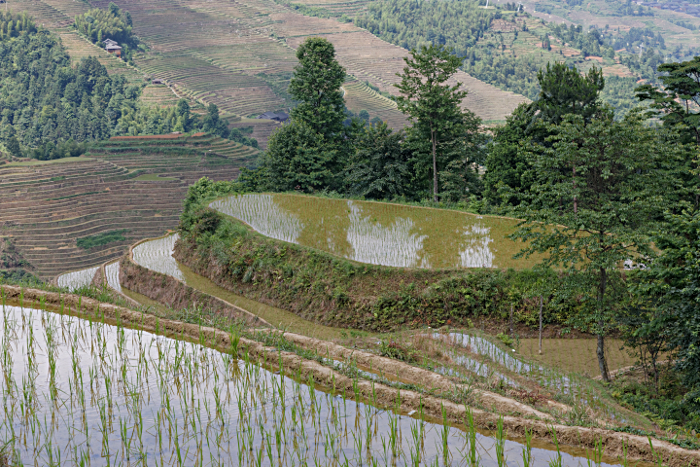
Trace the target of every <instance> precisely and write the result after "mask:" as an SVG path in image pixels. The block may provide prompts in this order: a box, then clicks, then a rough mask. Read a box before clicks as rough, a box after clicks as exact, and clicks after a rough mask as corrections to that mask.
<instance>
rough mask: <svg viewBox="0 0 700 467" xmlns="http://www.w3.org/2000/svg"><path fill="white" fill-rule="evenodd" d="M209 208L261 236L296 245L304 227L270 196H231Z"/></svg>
mask: <svg viewBox="0 0 700 467" xmlns="http://www.w3.org/2000/svg"><path fill="white" fill-rule="evenodd" d="M211 207H212V208H214V209H216V210H218V211H221V212H223V213H224V214H228V215H229V216H232V217H235V218H236V219H240V220H242V221H243V222H245V223H246V224H248V225H250V226H251V227H252V228H254V229H255V230H257V231H258V232H260V233H261V234H263V235H266V236H268V237H272V238H276V239H277V240H283V241H285V242H289V243H296V241H297V238H299V234H301V231H302V229H303V228H304V225H303V224H302V223H301V222H300V221H299V219H298V218H297V217H296V216H294V215H291V214H288V213H287V212H286V211H285V210H283V209H281V208H280V207H279V206H278V205H277V204H276V203H275V202H274V201H273V199H272V195H245V196H231V197H229V198H226V199H222V200H219V201H214V202H213V203H212V204H211Z"/></svg>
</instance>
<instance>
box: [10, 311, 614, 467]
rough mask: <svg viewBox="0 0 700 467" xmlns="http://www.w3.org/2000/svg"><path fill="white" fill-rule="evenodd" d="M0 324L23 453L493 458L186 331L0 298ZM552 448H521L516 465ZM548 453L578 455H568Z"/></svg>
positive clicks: (319, 460) (492, 449)
mask: <svg viewBox="0 0 700 467" xmlns="http://www.w3.org/2000/svg"><path fill="white" fill-rule="evenodd" d="M0 329H5V330H6V331H5V332H3V333H0V345H1V346H2V348H3V349H5V353H4V356H3V358H2V359H0V371H1V372H2V373H3V374H4V375H5V377H3V378H0V392H1V393H2V395H3V398H4V417H3V419H2V420H1V421H2V423H0V443H2V445H3V446H5V447H6V449H8V452H9V453H10V454H11V455H12V458H13V459H14V458H15V457H16V458H17V459H18V460H19V463H21V464H22V465H30V464H31V465H35V464H36V465H59V464H60V465H91V466H93V467H100V466H109V465H137V464H138V465H154V464H155V465H187V466H190V465H197V466H202V467H204V466H221V465H227V466H233V465H236V466H250V465H255V466H261V467H262V466H266V467H273V466H274V467H282V466H284V467H291V466H300V465H307V466H313V465H316V466H317V465H323V466H332V465H335V466H341V465H347V466H352V467H360V466H368V465H370V466H371V465H393V466H397V467H404V466H405V467H407V466H409V465H411V466H413V465H421V466H429V465H444V464H447V463H448V461H450V460H454V462H449V464H450V465H466V464H465V462H460V458H462V457H463V454H462V453H466V452H468V449H469V448H470V447H471V446H472V445H473V446H474V448H475V449H476V453H477V455H478V456H479V457H480V462H479V465H481V466H483V467H497V466H499V465H502V464H501V463H500V462H498V460H497V457H496V440H495V439H494V438H491V437H489V436H485V435H482V434H480V433H474V435H475V438H476V439H475V442H474V443H473V444H471V442H470V441H469V439H468V437H467V436H466V433H465V432H463V431H461V430H460V429H459V428H456V427H449V426H448V427H444V428H443V426H441V425H439V424H435V423H430V422H427V421H423V420H421V419H420V418H419V417H420V416H419V414H414V417H411V416H406V415H401V414H398V413H395V412H393V411H391V410H382V409H379V408H377V407H373V406H371V405H367V404H364V403H362V402H359V403H358V402H355V401H353V400H349V399H347V398H346V396H345V394H344V393H343V395H341V394H331V393H328V392H323V391H322V390H321V389H320V388H318V387H316V388H314V387H313V386H307V385H306V384H303V383H302V382H299V381H295V380H293V379H291V378H288V377H286V376H282V375H280V374H277V371H275V373H273V372H270V371H267V370H266V369H265V368H262V367H260V366H258V365H255V364H253V363H250V362H249V361H243V360H238V359H236V358H232V357H230V356H229V355H226V354H222V353H220V352H217V351H215V350H212V349H208V348H206V347H203V346H201V345H197V344H194V343H189V342H182V341H178V340H173V339H170V338H166V337H163V336H159V335H155V334H151V333H148V332H144V331H140V330H135V329H128V328H120V327H116V326H113V325H110V324H105V323H101V322H99V320H95V321H88V320H83V319H79V318H76V317H73V316H70V315H57V314H54V313H51V312H45V311H40V310H33V309H26V308H24V309H22V308H18V307H12V306H3V307H2V309H0ZM275 369H277V368H275ZM294 373H296V372H294ZM311 381H313V380H311ZM444 446H446V448H444ZM445 449H446V451H445ZM522 452H523V445H522V444H520V443H518V442H515V441H510V440H504V441H503V454H504V456H505V458H507V459H508V465H509V466H511V467H516V466H521V465H523V462H522ZM554 456H555V454H554V453H553V452H552V451H548V450H545V449H539V448H533V449H532V462H531V463H530V464H529V465H531V466H532V467H545V466H547V465H548V464H549V465H551V463H550V462H551V461H552V459H553V458H554ZM59 459H60V460H63V461H64V462H60V461H58V460H59ZM341 459H342V461H341ZM443 459H447V461H445V463H444V464H443ZM57 461H58V462H57ZM166 461H167V462H166ZM561 461H562V462H561V465H564V466H572V467H573V466H577V465H586V459H584V458H582V457H574V456H572V455H569V454H567V453H562V458H561ZM598 465H603V466H604V465H607V464H598Z"/></svg>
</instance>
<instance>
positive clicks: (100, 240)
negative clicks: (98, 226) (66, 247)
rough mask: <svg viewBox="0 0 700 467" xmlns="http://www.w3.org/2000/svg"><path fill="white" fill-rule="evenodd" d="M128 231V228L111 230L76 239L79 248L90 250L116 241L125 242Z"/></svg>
mask: <svg viewBox="0 0 700 467" xmlns="http://www.w3.org/2000/svg"><path fill="white" fill-rule="evenodd" d="M127 232H128V230H126V229H121V230H110V231H109V232H102V233H100V234H97V235H89V236H87V237H82V238H79V239H78V240H77V241H76V244H77V246H78V248H83V249H85V250H89V249H90V248H95V247H98V246H103V245H108V244H110V243H114V242H123V241H124V240H126V237H125V236H124V234H125V233H127Z"/></svg>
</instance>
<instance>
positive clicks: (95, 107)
mask: <svg viewBox="0 0 700 467" xmlns="http://www.w3.org/2000/svg"><path fill="white" fill-rule="evenodd" d="M10 24H13V25H16V26H12V27H11V29H12V31H13V32H12V34H10V33H7V34H5V35H3V36H2V39H0V89H1V92H0V109H2V111H1V114H0V119H1V120H0V142H1V143H3V145H4V147H5V151H2V152H6V153H8V154H9V155H11V156H14V157H22V156H28V157H32V158H36V159H40V160H51V159H59V158H63V157H75V156H78V155H80V154H82V153H83V152H84V151H85V149H86V147H85V145H84V144H83V143H84V142H86V141H93V140H101V139H106V138H109V137H110V136H115V135H153V134H164V133H170V132H172V131H180V132H187V131H193V132H194V131H206V132H210V133H213V134H217V135H219V136H222V137H225V138H228V137H229V136H230V137H231V138H232V139H239V140H245V141H247V142H250V143H251V144H252V145H257V142H254V140H252V139H251V138H246V137H243V136H242V135H240V134H239V133H238V132H230V131H229V130H228V128H227V126H228V122H227V121H226V120H223V119H220V118H219V110H218V108H217V107H216V106H215V105H213V104H212V105H210V106H209V107H208V108H207V114H206V115H204V116H199V115H193V114H192V113H191V111H190V108H189V105H188V104H187V101H186V100H184V99H182V100H180V101H179V102H178V105H177V106H175V107H170V108H158V107H149V106H145V105H143V104H141V103H140V102H139V98H140V93H141V86H139V85H128V84H127V82H126V78H125V77H124V76H122V75H115V76H109V75H108V73H107V69H106V68H105V67H104V66H103V65H101V64H100V63H99V61H98V60H97V58H95V57H88V58H85V59H83V60H81V61H80V62H79V63H78V65H77V66H76V67H73V66H71V60H70V58H69V57H68V55H67V54H66V52H65V49H64V48H63V46H62V45H61V43H60V41H58V40H57V39H56V38H55V37H54V36H52V35H51V34H49V33H48V31H45V30H37V29H36V27H35V26H34V25H33V23H32V22H31V21H30V20H29V19H28V18H27V17H26V16H21V15H20V16H13V15H12V14H8V15H5V14H4V13H3V14H1V15H0V31H2V30H5V31H7V30H8V29H9V28H10ZM3 28H4V29H3ZM30 74H31V75H32V76H34V79H26V77H27V76H29V75H30ZM0 151H1V149H0Z"/></svg>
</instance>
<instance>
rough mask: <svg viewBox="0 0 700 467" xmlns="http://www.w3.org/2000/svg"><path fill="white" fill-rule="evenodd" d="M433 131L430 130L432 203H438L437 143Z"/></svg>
mask: <svg viewBox="0 0 700 467" xmlns="http://www.w3.org/2000/svg"><path fill="white" fill-rule="evenodd" d="M435 139H436V138H435V130H430V141H431V143H432V144H433V201H435V202H436V203H437V202H438V171H437V142H436V141H435Z"/></svg>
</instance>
